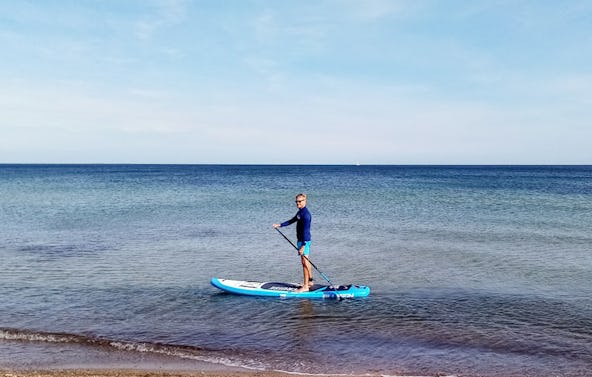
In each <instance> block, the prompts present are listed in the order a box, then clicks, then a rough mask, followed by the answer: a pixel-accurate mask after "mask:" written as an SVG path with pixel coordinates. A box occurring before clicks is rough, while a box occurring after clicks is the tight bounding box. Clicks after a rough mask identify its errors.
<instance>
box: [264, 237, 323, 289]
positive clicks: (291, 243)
mask: <svg viewBox="0 0 592 377" xmlns="http://www.w3.org/2000/svg"><path fill="white" fill-rule="evenodd" d="M274 229H275V230H277V231H278V233H279V234H281V235H282V237H284V239H285V240H286V241H288V242H289V243H290V245H292V247H294V249H296V251H298V247H296V245H294V243H293V242H292V241H290V239H289V238H288V237H286V235H285V234H284V233H282V231H281V230H279V228H274ZM303 257H304V258H306V260H308V263H310V265H311V266H313V267H314V269H315V270H317V271H318V273H319V274H321V276H322V277H323V279H325V280H327V282H328V283H329V284H330V285H331V286H332V287H333V286H335V284H333V282H331V280H330V279H329V278H328V277H327V275H325V274H324V273H323V272H322V271H321V270H319V268H318V267H317V266H315V264H314V263H312V261H311V260H310V259H309V258H308V257H307V256H306V255H303Z"/></svg>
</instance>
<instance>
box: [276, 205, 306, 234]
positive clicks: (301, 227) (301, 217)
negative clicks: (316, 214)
mask: <svg viewBox="0 0 592 377" xmlns="http://www.w3.org/2000/svg"><path fill="white" fill-rule="evenodd" d="M311 221H312V215H311V214H310V211H309V210H308V208H306V207H304V208H301V209H299V210H298V212H297V213H296V216H294V217H292V218H291V219H290V220H288V221H284V222H283V223H281V224H280V225H281V226H283V227H284V226H288V225H290V224H293V223H294V222H296V238H297V239H298V242H308V241H311V237H310V223H311Z"/></svg>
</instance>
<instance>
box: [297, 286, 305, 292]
mask: <svg viewBox="0 0 592 377" xmlns="http://www.w3.org/2000/svg"><path fill="white" fill-rule="evenodd" d="M296 292H297V293H300V292H308V287H300V288H298V289H297V290H296Z"/></svg>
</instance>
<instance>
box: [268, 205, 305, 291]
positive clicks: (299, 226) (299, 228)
mask: <svg viewBox="0 0 592 377" xmlns="http://www.w3.org/2000/svg"><path fill="white" fill-rule="evenodd" d="M296 207H297V208H298V212H297V213H296V215H295V216H294V217H293V218H291V219H290V220H288V221H284V222H283V223H281V224H273V227H274V228H279V227H284V226H288V225H290V224H293V223H294V222H295V223H296V239H297V240H298V243H297V244H296V248H297V249H298V254H300V260H301V262H302V272H303V275H304V281H303V284H302V287H300V289H298V290H297V292H308V290H309V288H310V287H312V285H313V279H312V266H311V264H310V261H309V260H308V255H309V254H310V240H311V238H310V223H311V220H312V216H311V214H310V212H309V211H308V208H306V194H298V195H296Z"/></svg>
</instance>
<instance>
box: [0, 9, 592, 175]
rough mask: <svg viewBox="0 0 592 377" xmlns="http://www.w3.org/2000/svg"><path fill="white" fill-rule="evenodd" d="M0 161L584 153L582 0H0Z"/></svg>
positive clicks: (544, 157)
mask: <svg viewBox="0 0 592 377" xmlns="http://www.w3.org/2000/svg"><path fill="white" fill-rule="evenodd" d="M0 163H163V164H168V163H171V164H176V163H180V164H358V163H359V164H592V2H591V1H588V0H586V1H577V0H574V1H554V0H550V1H546V0H537V1H526V0H509V1H495V0H490V1H476V0H471V1H458V0H447V1H428V0H425V1H424V0H414V1H412V0H409V1H397V0H392V1H387V0H359V1H354V0H318V1H313V0H286V1H273V0H268V1H262V0H256V1H251V0H224V1H220V0H213V1H209V0H204V1H181V0H167V1H165V0H162V1H160V0H159V1H157V0H154V1H152V0H96V1H91V0H75V1H67V0H63V1H62V0H47V1H45V0H44V1H26V0H22V1H10V0H0Z"/></svg>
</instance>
